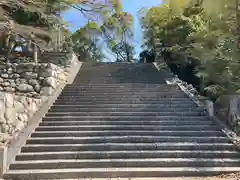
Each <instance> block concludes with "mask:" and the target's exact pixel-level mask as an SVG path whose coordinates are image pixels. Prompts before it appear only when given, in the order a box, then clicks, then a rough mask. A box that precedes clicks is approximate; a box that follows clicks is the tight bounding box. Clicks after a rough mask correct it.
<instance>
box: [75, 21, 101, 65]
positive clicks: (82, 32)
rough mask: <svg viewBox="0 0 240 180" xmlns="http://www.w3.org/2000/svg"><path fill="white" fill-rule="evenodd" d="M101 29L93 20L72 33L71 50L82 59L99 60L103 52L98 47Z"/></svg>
mask: <svg viewBox="0 0 240 180" xmlns="http://www.w3.org/2000/svg"><path fill="white" fill-rule="evenodd" d="M100 32H101V30H100V29H99V27H98V25H97V24H96V23H95V22H89V23H88V24H87V25H86V26H85V27H83V28H80V29H78V30H77V31H76V32H75V33H73V35H72V41H73V51H74V52H75V53H76V54H77V55H78V56H79V59H81V60H82V61H89V60H92V61H101V60H102V59H103V54H102V52H101V50H100V47H99V41H100V39H99V34H100Z"/></svg>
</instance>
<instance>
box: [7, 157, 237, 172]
mask: <svg viewBox="0 0 240 180" xmlns="http://www.w3.org/2000/svg"><path fill="white" fill-rule="evenodd" d="M239 164H240V158H239V159H230V158H214V159H213V158H210V159H207V158H148V159H139V158H136V159H134V158H132V159H97V160H95V159H57V160H32V161H30V160H29V161H14V162H13V163H12V164H11V165H10V169H14V170H20V169H21V170H24V169H25V170H26V169H64V168H98V167H101V168H113V167H115V168H119V167H124V168H126V167H189V166H190V167H191V166H196V167H228V166H230V167H239Z"/></svg>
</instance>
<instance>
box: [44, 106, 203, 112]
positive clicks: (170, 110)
mask: <svg viewBox="0 0 240 180" xmlns="http://www.w3.org/2000/svg"><path fill="white" fill-rule="evenodd" d="M203 111H204V109H203V108H196V107H195V108H194V107H193V108H182V107H176V108H152V107H149V108H127V109H126V108H101V107H99V108H73V107H65V108H57V107H54V106H53V107H51V109H49V111H48V112H68V113H72V112H74V113H75V112H203Z"/></svg>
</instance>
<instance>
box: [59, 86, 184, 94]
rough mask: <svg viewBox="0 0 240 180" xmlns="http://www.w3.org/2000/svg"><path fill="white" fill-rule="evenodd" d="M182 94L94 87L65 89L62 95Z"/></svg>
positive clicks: (156, 89) (158, 89) (167, 90)
mask: <svg viewBox="0 0 240 180" xmlns="http://www.w3.org/2000/svg"><path fill="white" fill-rule="evenodd" d="M169 92H171V93H182V91H180V90H175V89H173V90H171V89H161V88H155V89H149V88H146V89H144V88H139V89H137V88H131V89H126V88H122V89H119V88H111V89H110V88H104V87H103V88H98V87H93V88H82V87H79V88H71V89H64V90H63V91H62V93H70V94H71V93H95V94H96V93H100V94H101V93H116V94H130V93H146V94H147V93H148V94H151V93H169Z"/></svg>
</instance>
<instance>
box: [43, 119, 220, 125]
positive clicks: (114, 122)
mask: <svg viewBox="0 0 240 180" xmlns="http://www.w3.org/2000/svg"><path fill="white" fill-rule="evenodd" d="M189 124H191V125H214V124H216V123H215V122H214V121H212V120H210V119H206V120H203V121H185V120H182V121H179V120H176V121H166V120H156V121H151V120H147V119H146V120H143V121H141V120H139V121H122V120H103V121H101V120H98V121H95V120H92V121H86V120H84V121H81V120H79V121H71V120H70V121H67V120H65V121H57V120H56V121H51V120H49V121H48V120H44V121H42V122H41V123H40V124H39V126H68V125H72V126H76V125H160V126H161V125H189Z"/></svg>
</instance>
